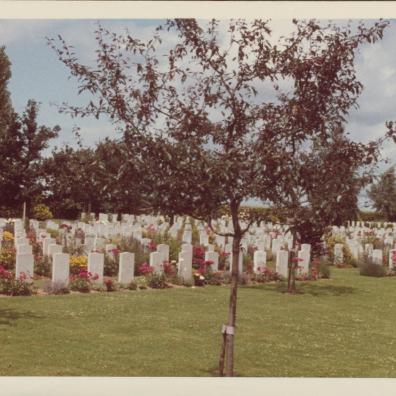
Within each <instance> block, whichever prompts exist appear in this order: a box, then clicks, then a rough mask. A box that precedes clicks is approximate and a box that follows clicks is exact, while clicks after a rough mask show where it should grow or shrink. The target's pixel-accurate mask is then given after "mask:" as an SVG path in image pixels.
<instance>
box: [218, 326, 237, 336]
mask: <svg viewBox="0 0 396 396" xmlns="http://www.w3.org/2000/svg"><path fill="white" fill-rule="evenodd" d="M221 332H222V334H231V335H234V327H233V326H227V325H223V327H222V329H221Z"/></svg>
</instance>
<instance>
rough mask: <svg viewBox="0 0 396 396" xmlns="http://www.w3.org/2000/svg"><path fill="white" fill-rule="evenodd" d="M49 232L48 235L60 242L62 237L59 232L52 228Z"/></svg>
mask: <svg viewBox="0 0 396 396" xmlns="http://www.w3.org/2000/svg"><path fill="white" fill-rule="evenodd" d="M47 232H48V234H50V236H51V238H54V239H58V240H59V235H60V233H59V230H54V229H52V228H48V229H47Z"/></svg>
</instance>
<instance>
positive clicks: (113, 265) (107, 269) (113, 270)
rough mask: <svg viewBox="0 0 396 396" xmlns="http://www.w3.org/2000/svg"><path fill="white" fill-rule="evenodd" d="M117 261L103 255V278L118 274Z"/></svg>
mask: <svg viewBox="0 0 396 396" xmlns="http://www.w3.org/2000/svg"><path fill="white" fill-rule="evenodd" d="M118 267H119V264H118V260H117V258H116V259H115V260H113V259H112V258H111V257H109V256H108V255H107V254H105V258H104V270H103V273H104V276H116V275H117V274H118Z"/></svg>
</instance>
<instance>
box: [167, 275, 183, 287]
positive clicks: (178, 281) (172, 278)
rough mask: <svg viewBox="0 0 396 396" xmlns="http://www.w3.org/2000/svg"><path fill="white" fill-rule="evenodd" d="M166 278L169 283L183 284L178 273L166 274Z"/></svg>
mask: <svg viewBox="0 0 396 396" xmlns="http://www.w3.org/2000/svg"><path fill="white" fill-rule="evenodd" d="M166 280H167V281H168V282H169V283H171V284H172V285H178V286H182V285H183V279H182V278H181V277H180V276H178V275H172V276H167V277H166Z"/></svg>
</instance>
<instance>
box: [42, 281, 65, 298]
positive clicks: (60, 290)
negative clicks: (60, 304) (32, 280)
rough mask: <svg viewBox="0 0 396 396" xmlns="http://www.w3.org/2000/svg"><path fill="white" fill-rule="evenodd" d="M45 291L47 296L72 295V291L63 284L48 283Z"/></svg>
mask: <svg viewBox="0 0 396 396" xmlns="http://www.w3.org/2000/svg"><path fill="white" fill-rule="evenodd" d="M43 290H44V292H45V293H47V294H55V295H59V294H68V293H70V289H69V287H68V286H67V285H65V284H64V283H63V282H50V281H49V282H46V283H44V285H43Z"/></svg>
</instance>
